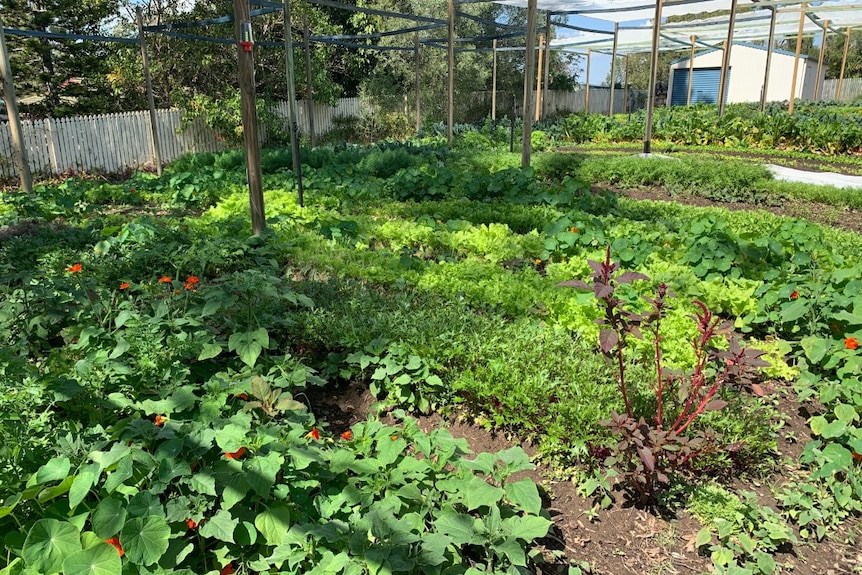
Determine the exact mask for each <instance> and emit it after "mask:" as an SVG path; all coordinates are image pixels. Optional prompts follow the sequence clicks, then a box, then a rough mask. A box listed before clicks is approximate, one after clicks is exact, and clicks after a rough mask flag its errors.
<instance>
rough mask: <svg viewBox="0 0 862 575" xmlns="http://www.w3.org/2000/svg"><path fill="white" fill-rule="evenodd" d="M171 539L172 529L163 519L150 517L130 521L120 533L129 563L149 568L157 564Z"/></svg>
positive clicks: (121, 542)
mask: <svg viewBox="0 0 862 575" xmlns="http://www.w3.org/2000/svg"><path fill="white" fill-rule="evenodd" d="M170 537H171V528H170V526H168V523H167V521H165V520H164V518H163V517H157V516H154V515H150V516H148V517H135V518H134V519H129V520H128V521H127V522H126V524H125V525H124V526H123V530H122V531H121V532H120V544H121V545H122V546H123V550H124V551H125V552H126V557H128V559H129V561H131V562H132V563H134V564H136V565H143V566H145V567H146V566H148V565H152V564H153V563H155V562H157V561H158V560H159V559H160V558H161V556H162V555H164V553H165V551H167V550H168V542H169V541H170Z"/></svg>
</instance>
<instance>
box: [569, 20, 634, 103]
mask: <svg viewBox="0 0 862 575" xmlns="http://www.w3.org/2000/svg"><path fill="white" fill-rule="evenodd" d="M568 23H569V24H571V25H572V26H580V27H582V28H590V29H593V30H604V31H607V32H613V31H614V23H613V22H608V21H607V20H599V19H597V18H589V17H587V16H576V15H572V16H569V17H568ZM644 23H646V20H635V21H632V22H620V24H621V25H623V24H628V25H632V24H633V25H641V24H644ZM577 35H578V32H577V31H575V30H571V29H569V28H557V37H558V38H570V37H572V36H577ZM586 64H587V59H586V56H584V57H583V58H581V62H580V66H579V67H580V71H579V72H578V82H579V83H583V82H584V81H585V80H586V67H587V66H586ZM610 71H611V57H610V55H607V54H597V53H593V54H592V56H590V85H592V86H600V85H601V84H603V83H604V81H605V79H606V78H607V77H608V73H609V72H610Z"/></svg>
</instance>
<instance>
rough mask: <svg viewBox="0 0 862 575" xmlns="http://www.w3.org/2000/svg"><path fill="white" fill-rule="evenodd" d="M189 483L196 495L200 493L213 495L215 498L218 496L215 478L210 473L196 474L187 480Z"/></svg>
mask: <svg viewBox="0 0 862 575" xmlns="http://www.w3.org/2000/svg"><path fill="white" fill-rule="evenodd" d="M187 483H188V486H189V487H190V488H191V489H192V490H193V491H194V492H195V493H200V494H201V495H212V496H213V497H215V496H216V495H217V493H216V488H215V477H213V476H212V475H210V474H208V473H205V472H201V473H195V474H194V475H192V476H191V477H190V478H189V479H188V480H187Z"/></svg>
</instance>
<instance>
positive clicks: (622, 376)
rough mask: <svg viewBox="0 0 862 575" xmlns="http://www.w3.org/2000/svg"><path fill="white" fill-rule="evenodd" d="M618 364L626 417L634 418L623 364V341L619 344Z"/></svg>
mask: <svg viewBox="0 0 862 575" xmlns="http://www.w3.org/2000/svg"><path fill="white" fill-rule="evenodd" d="M617 364H618V368H619V370H620V391H622V393H623V401H624V402H625V404H626V415H628V416H629V417H633V415H632V404H631V403H630V402H629V394H628V392H627V391H626V366H625V363H624V362H623V345H622V340H620V342H619V343H618V344H617Z"/></svg>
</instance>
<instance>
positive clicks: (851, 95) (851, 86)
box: [823, 78, 862, 102]
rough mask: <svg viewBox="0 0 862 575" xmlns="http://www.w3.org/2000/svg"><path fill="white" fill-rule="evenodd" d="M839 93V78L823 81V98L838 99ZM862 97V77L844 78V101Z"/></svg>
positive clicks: (842, 91) (842, 92) (842, 93)
mask: <svg viewBox="0 0 862 575" xmlns="http://www.w3.org/2000/svg"><path fill="white" fill-rule="evenodd" d="M837 95H838V80H826V81H824V82H823V99H824V100H836V99H837V98H836V96H837ZM857 98H862V78H844V83H843V84H842V86H841V100H842V101H844V102H847V101H852V100H855V99H857Z"/></svg>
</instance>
